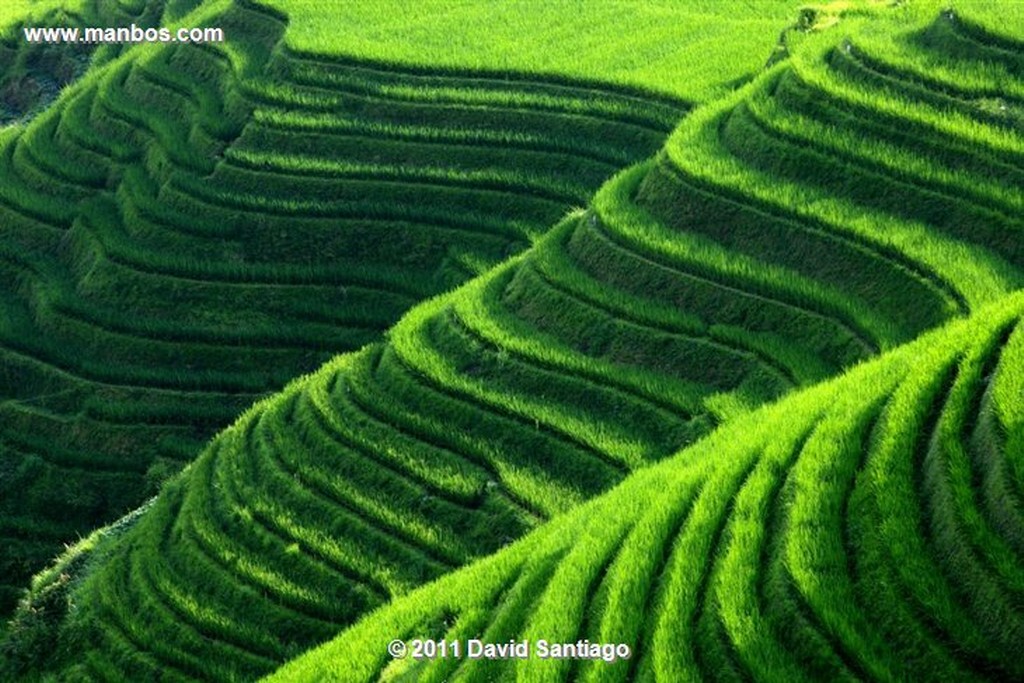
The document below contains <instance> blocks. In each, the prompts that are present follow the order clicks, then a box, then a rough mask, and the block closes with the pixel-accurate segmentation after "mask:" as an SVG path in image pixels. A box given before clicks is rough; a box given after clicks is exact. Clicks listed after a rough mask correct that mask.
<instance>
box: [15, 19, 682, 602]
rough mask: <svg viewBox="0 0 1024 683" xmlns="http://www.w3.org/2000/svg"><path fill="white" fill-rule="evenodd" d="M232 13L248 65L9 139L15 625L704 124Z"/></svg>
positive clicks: (238, 59) (107, 77) (228, 54)
mask: <svg viewBox="0 0 1024 683" xmlns="http://www.w3.org/2000/svg"><path fill="white" fill-rule="evenodd" d="M179 4H180V3H179ZM220 5H222V7H220V8H219V9H218V8H217V7H212V8H202V10H201V11H202V12H206V14H207V15H209V17H208V19H207V20H206V21H207V22H208V23H212V24H216V25H221V26H223V27H224V29H225V31H226V33H227V35H228V36H229V41H228V42H227V43H224V44H217V45H206V46H197V45H166V46H158V45H151V46H139V47H136V48H134V49H132V50H127V51H126V52H125V54H124V55H123V56H121V57H117V58H114V57H116V55H108V59H107V61H106V62H105V63H104V64H102V65H97V66H95V67H94V68H93V69H92V70H91V71H90V72H89V74H88V75H87V76H86V77H85V78H83V79H82V80H81V81H80V82H78V83H76V84H75V85H74V86H73V87H70V88H68V90H67V91H66V92H65V93H64V94H63V96H62V97H61V98H60V99H59V101H58V102H57V103H56V104H54V105H53V106H51V107H50V108H48V109H46V110H45V111H44V112H42V113H40V114H39V115H38V116H37V117H36V118H34V119H33V120H32V121H31V122H30V123H28V124H27V125H25V126H24V127H23V128H11V129H8V130H7V131H5V137H4V140H3V145H2V149H0V177H2V178H3V182H2V187H0V215H2V224H3V245H2V248H0V283H2V287H3V289H4V291H5V293H6V294H5V296H4V298H3V304H2V312H3V313H2V315H0V363H2V366H0V390H2V396H3V398H2V400H0V413H2V417H0V469H2V470H3V471H4V472H5V476H4V478H3V479H2V480H0V576H2V577H3V579H2V580H0V584H2V586H0V611H2V612H6V611H7V610H9V609H10V608H11V607H12V606H13V604H14V600H15V597H16V595H17V594H18V593H19V592H20V590H21V588H22V587H23V586H24V584H25V582H26V581H27V580H28V578H29V576H30V575H31V574H32V573H34V572H35V571H38V570H39V569H41V568H42V566H43V563H44V562H45V561H46V560H48V559H49V558H51V557H52V556H53V555H54V554H55V553H56V552H57V551H58V550H59V548H60V544H61V543H63V542H68V541H71V540H73V539H74V538H75V537H76V535H79V534H84V533H86V532H87V531H88V530H90V529H92V528H94V527H96V526H98V525H101V524H104V523H107V522H110V521H112V520H113V519H115V518H116V517H118V516H119V515H121V514H123V513H125V512H127V511H128V510H130V509H131V508H133V507H134V506H136V505H138V504H140V503H141V502H142V501H143V500H144V499H145V498H146V497H147V496H150V495H152V494H153V493H155V492H156V491H157V489H158V487H159V485H160V484H161V483H162V482H163V481H164V480H165V479H166V478H167V477H168V476H169V475H170V474H173V473H174V472H175V471H177V470H178V469H180V468H181V466H182V465H183V464H184V463H185V462H187V461H189V460H191V459H192V458H193V457H194V456H195V454H196V453H197V452H198V451H199V450H200V448H201V446H202V444H203V443H204V441H206V440H207V439H208V438H209V437H210V436H211V435H212V434H214V433H215V432H216V431H217V430H219V429H221V428H222V427H224V426H225V425H227V424H229V423H230V422H231V420H232V419H233V418H235V417H236V416H237V415H238V414H239V413H240V412H241V411H242V410H244V408H245V407H247V406H248V405H249V404H251V403H252V402H253V401H254V400H255V399H256V398H258V397H259V396H261V395H264V394H265V393H267V392H270V391H273V390H276V389H278V388H280V387H281V386H283V385H284V384H285V383H286V382H287V381H288V380H289V379H291V378H292V377H294V376H296V375H298V374H301V373H303V372H306V371H310V370H312V369H314V368H316V367H317V366H318V365H320V364H321V363H323V362H325V361H326V360H328V359H330V358H331V357H333V356H334V355H335V354H337V353H339V352H344V351H351V350H355V349H358V348H360V347H362V346H363V345H364V344H366V343H368V342H372V341H375V340H377V339H379V338H380V336H381V333H382V331H383V330H385V329H387V328H388V327H389V326H390V325H391V324H392V323H393V322H394V321H395V320H397V318H398V317H399V316H400V315H401V313H402V312H403V311H405V310H407V309H408V308H409V307H410V306H411V305H412V304H414V303H415V302H416V301H418V300H420V299H423V298H425V297H427V296H429V295H431V294H434V293H437V292H439V291H442V290H445V289H448V288H450V287H451V286H452V285H453V284H457V283H459V282H461V281H463V280H465V279H467V278H469V277H471V276H472V275H474V274H476V273H477V272H479V271H481V270H484V269H486V268H488V267H490V266H492V265H494V264H496V263H497V262H499V261H500V260H502V259H504V258H506V257H507V256H508V255H509V254H511V253H513V252H515V251H518V250H521V249H523V248H524V247H526V246H527V245H528V244H529V243H530V241H531V240H533V239H535V238H536V236H538V235H540V234H541V233H542V232H543V230H544V229H546V228H547V227H548V226H550V224H551V223H552V222H553V221H555V220H556V219H557V218H558V217H560V216H561V215H562V214H563V213H564V212H565V211H566V210H567V209H568V208H569V207H571V206H574V205H580V204H583V203H584V202H585V201H586V199H587V197H588V196H589V195H590V194H591V192H592V191H593V190H594V189H595V188H596V187H597V186H598V185H599V184H600V182H601V181H602V180H604V179H605V178H607V177H608V176H610V175H611V174H612V173H613V172H614V171H615V170H616V169H617V168H619V167H621V166H622V165H623V164H627V163H630V162H631V161H634V160H636V159H638V158H641V157H643V156H645V155H647V154H650V153H651V152H653V151H654V150H655V149H656V148H657V146H658V145H659V144H661V142H662V141H663V139H664V136H665V133H666V132H667V131H668V130H669V129H670V127H671V126H672V125H673V124H674V122H675V121H676V120H677V119H678V118H679V116H680V115H681V113H682V111H683V109H682V108H681V105H679V104H678V103H674V102H670V101H668V100H667V99H664V98H662V99H657V100H655V99H653V98H646V99H645V98H641V97H638V96H636V95H633V94H621V93H620V92H618V91H617V90H615V89H614V88H612V87H609V86H605V85H600V84H585V83H582V82H581V83H576V84H574V85H566V84H561V83H548V82H545V81H543V80H541V79H530V80H528V81H527V80H522V79H516V78H511V79H509V78H501V79H495V78H474V79H467V78H464V77H458V76H424V75H418V74H409V73H403V72H399V71H395V70H393V69H387V68H384V67H379V66H373V67H370V66H366V65H363V64H358V63H351V62H344V63H342V62H338V61H323V60H320V59H316V58H314V57H312V56H301V57H300V56H296V55H293V54H291V53H290V52H288V51H287V50H284V49H282V42H281V37H282V35H283V33H284V31H285V23H284V21H283V20H282V18H280V17H279V16H277V15H276V14H271V13H268V12H267V11H265V10H263V9H260V8H258V7H256V6H250V5H247V4H237V5H230V4H229V5H228V6H224V5H225V3H220ZM171 9H172V8H170V7H169V8H168V12H170V11H171ZM179 9H180V8H179ZM122 11H123V10H122ZM137 11H139V12H141V13H140V14H139V15H137V16H134V15H131V16H130V17H129V18H132V19H134V20H135V21H138V22H140V23H144V19H145V17H146V16H149V15H150V14H152V11H153V10H152V9H150V8H149V7H142V8H140V9H138V10H137ZM203 16H206V15H203ZM83 21H84V22H85V23H86V24H90V23H92V24H95V23H100V24H102V23H103V22H100V21H99V19H97V18H96V17H91V18H87V19H83ZM193 21H194V22H195V23H196V24H198V23H200V19H199V18H196V16H195V15H193V17H192V18H185V19H181V22H182V23H189V22H193ZM107 23H110V22H107ZM12 68H13V67H12Z"/></svg>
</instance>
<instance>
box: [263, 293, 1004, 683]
mask: <svg viewBox="0 0 1024 683" xmlns="http://www.w3.org/2000/svg"><path fill="white" fill-rule="evenodd" d="M1022 316H1024V298H1022V297H1021V296H1020V295H1013V296H1011V297H1008V298H1006V299H1004V300H1002V301H1000V302H998V303H996V304H993V305H991V306H988V307H984V308H982V309H980V310H979V312H978V313H977V315H975V316H973V317H971V318H969V319H967V320H965V321H956V322H954V323H951V324H949V325H947V326H946V327H944V328H942V329H941V330H938V331H935V332H931V333H928V334H926V335H924V336H923V337H922V338H921V339H919V340H917V341H915V342H913V343H911V344H909V345H906V346H904V347H901V348H899V349H897V350H895V351H893V352H891V353H889V354H886V355H885V356H883V357H882V358H880V359H877V360H875V361H873V362H870V363H867V364H864V365H861V366H859V367H857V368H855V369H854V370H852V371H851V372H849V373H847V374H846V375H844V376H843V377H841V378H840V379H838V380H834V381H830V382H827V383H824V384H822V385H819V386H816V387H814V388H812V389H808V390H805V391H803V392H800V393H799V394H797V395H795V396H792V397H790V398H788V399H785V400H783V401H781V402H779V403H777V404H775V405H773V406H770V407H768V408H765V409H763V410H760V411H757V412H755V413H753V414H751V415H748V416H744V417H743V418H740V419H739V420H737V421H735V422H733V423H731V424H730V425H728V426H726V427H724V428H723V429H721V430H719V431H717V432H716V433H715V434H714V435H713V436H711V437H710V438H708V439H706V440H704V441H701V442H700V443H699V444H698V445H696V446H694V447H693V448H690V449H688V450H685V451H683V452H682V453H681V454H679V455H677V456H675V457H673V458H671V459H669V460H667V461H666V462H663V463H661V464H659V465H657V466H654V467H651V468H647V469H645V470H643V471H641V472H638V473H636V474H634V475H633V476H631V477H629V478H628V479H627V480H626V481H625V482H624V483H623V484H622V485H621V486H619V487H617V488H615V489H614V490H613V491H612V492H610V493H608V494H605V495H603V496H600V497H599V498H597V499H596V500H594V501H591V502H590V503H588V504H586V505H583V506H581V507H578V508H577V509H576V510H574V511H573V512H571V513H569V514H567V515H564V516H562V517H559V518H558V519H556V520H554V521H552V522H550V523H548V524H546V525H544V526H543V527H541V528H540V529H538V530H537V531H536V532H534V533H532V534H530V535H529V536H527V537H526V538H525V539H523V540H521V541H519V542H518V543H516V544H514V545H513V546H512V547H510V548H507V549H506V550H504V551H502V552H499V553H497V554H495V555H494V556H492V557H488V558H487V559H485V560H483V561H480V562H478V563H476V564H473V565H472V566H470V567H469V568H466V569H463V570H461V571H458V572H455V573H453V574H451V575H448V576H446V577H444V578H442V579H441V580H439V581H437V582H435V583H433V584H430V585H429V586H427V587H425V588H423V589H421V590H418V591H416V592H414V593H412V594H410V595H407V596H405V597H403V598H400V599H398V600H396V601H395V602H393V603H391V604H390V605H388V606H387V607H385V608H384V609H382V610H380V611H378V612H375V613H374V614H373V615H371V616H370V617H369V618H367V619H365V620H364V621H362V622H360V623H359V624H358V625H357V626H355V627H354V628H352V629H350V630H348V631H345V632H343V633H342V634H341V635H339V636H338V637H337V638H336V639H335V640H333V641H332V642H331V643H330V644H328V645H325V646H323V647H321V648H319V649H317V650H315V651H314V652H312V653H311V654H309V655H306V656H304V657H302V658H300V659H299V660H298V661H296V662H293V663H291V664H289V665H288V666H286V667H284V668H283V669H281V670H280V671H279V672H277V674H276V675H275V676H272V677H270V678H269V679H268V680H271V681H308V680H339V681H340V680H344V681H353V682H355V681H371V680H416V681H443V680H456V679H457V680H466V681H499V680H528V681H561V680H567V679H571V680H587V681H624V680H635V679H639V680H658V681H688V680H752V679H753V680H787V681H798V680H865V679H870V680H919V681H921V680H942V681H949V680H984V679H988V680H1017V679H1019V678H1020V677H1021V676H1022V675H1024V669H1022V662H1021V659H1020V657H1019V653H1020V648H1021V646H1022V645H1024V610H1022V608H1021V605H1022V603H1021V597H1022V595H1024V583H1022V578H1024V545H1022V543H1024V533H1022V532H1024V517H1022V515H1021V512H1022V510H1024V507H1022V503H1024V499H1022V494H1024V477H1022V473H1024V449H1022V448H1021V437H1022V436H1024V431H1022V425H1024V320H1022ZM395 638H400V639H406V640H411V639H414V638H431V639H436V640H441V639H445V640H447V641H448V642H452V641H454V640H459V641H461V642H462V644H463V645H462V647H463V650H462V652H463V656H462V657H461V658H455V657H448V658H440V657H438V658H436V659H434V660H426V659H421V660H418V661H417V660H415V659H412V658H406V659H397V660H392V658H391V657H390V656H389V655H388V647H387V646H388V643H389V641H391V640H392V639H395ZM468 638H480V639H482V640H483V641H485V642H489V643H508V642H509V641H510V640H513V641H516V642H523V641H529V642H530V643H531V647H532V648H533V652H534V655H533V656H531V657H529V658H524V659H515V658H512V659H509V660H504V661H501V660H488V659H486V658H479V659H470V658H467V657H465V653H466V650H465V647H466V639H468ZM542 639H543V640H546V641H547V642H548V643H573V644H575V643H577V642H578V641H580V640H585V641H587V642H589V643H624V644H626V645H627V646H628V647H629V649H630V656H629V657H628V658H622V657H619V658H616V657H615V656H614V654H613V653H611V652H609V653H607V654H605V655H603V656H606V657H608V659H600V658H598V657H594V656H591V658H590V659H589V660H584V661H572V660H569V659H559V658H557V657H552V658H549V659H543V658H541V657H538V656H537V654H536V653H538V652H540V651H541V650H539V649H538V648H541V647H543V646H542V645H541V644H540V641H541V640H542ZM549 649H550V648H549ZM410 652H411V651H410ZM378 677H380V678H378Z"/></svg>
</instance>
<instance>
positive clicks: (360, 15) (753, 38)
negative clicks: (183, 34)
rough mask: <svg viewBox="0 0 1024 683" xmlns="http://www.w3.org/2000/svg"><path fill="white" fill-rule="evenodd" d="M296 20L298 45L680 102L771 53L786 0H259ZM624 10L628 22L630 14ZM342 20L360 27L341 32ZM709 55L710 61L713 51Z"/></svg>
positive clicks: (290, 38)
mask: <svg viewBox="0 0 1024 683" xmlns="http://www.w3.org/2000/svg"><path fill="white" fill-rule="evenodd" d="M266 4H267V5H268V6H271V7H275V8H277V9H280V10H281V11H283V12H285V13H287V14H288V15H289V16H290V17H292V18H293V21H294V28H293V29H292V30H290V31H289V33H288V35H287V38H286V40H287V45H288V47H289V48H290V49H292V50H295V51H296V52H299V53H301V54H317V55H329V56H332V57H337V58H360V59H363V58H365V59H370V60H373V61H377V62H380V63H387V64H405V65H409V66H415V67H421V66H423V65H428V68H429V69H430V70H431V71H434V72H444V71H448V70H451V71H465V70H470V69H473V70H478V71H482V72H485V73H488V72H489V73H516V74H527V73H529V74H537V75H557V76H560V77H571V78H574V79H586V80H602V81H606V82H612V83H617V84H621V85H625V86H630V87H633V88H636V89H638V90H640V91H647V92H655V93H664V94H668V95H672V96H674V97H679V98H682V99H684V100H687V101H702V100H705V99H707V98H709V97H712V96H713V95H715V94H720V93H721V92H722V91H723V90H724V89H726V88H728V87H730V86H731V85H732V84H733V83H735V82H736V81H738V80H741V79H744V78H746V77H748V76H750V75H751V74H753V73H755V72H756V71H757V70H758V69H760V67H761V66H762V65H763V64H764V62H765V61H766V60H767V59H768V57H769V55H771V53H772V50H773V48H774V47H775V42H776V40H777V38H778V34H779V32H780V31H781V30H782V28H783V27H785V26H786V25H788V24H789V23H791V22H792V20H793V17H794V11H795V10H794V8H795V6H794V4H793V3H791V2H785V1H777V0H754V1H752V2H743V3H741V4H736V3H730V4H728V5H726V4H722V3H718V2H712V1H702V2H696V3H687V4H685V5H682V4H679V3H673V2H660V1H659V2H645V3H641V4H638V5H632V4H629V5H627V4H623V3H619V2H614V1H611V2H609V1H603V2H598V3H590V4H589V5H588V7H587V8H586V11H576V7H575V6H574V5H571V4H570V3H567V2H557V3H553V4H551V5H548V6H544V7H540V6H531V7H530V11H523V6H522V5H516V4H510V5H505V4H501V3H496V4H489V3H479V4H473V3H459V2H449V1H447V0H437V1H431V2H427V3H419V4H417V5H416V7H406V6H404V5H399V4H394V3H373V4H332V5H329V6H326V7H325V6H323V5H321V4H318V3H316V2H312V1H310V0H266ZM627 17H628V19H627ZM341 26H360V27H361V30H360V31H342V30H339V29H338V27H341ZM710 55H713V58H709V56H710Z"/></svg>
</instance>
